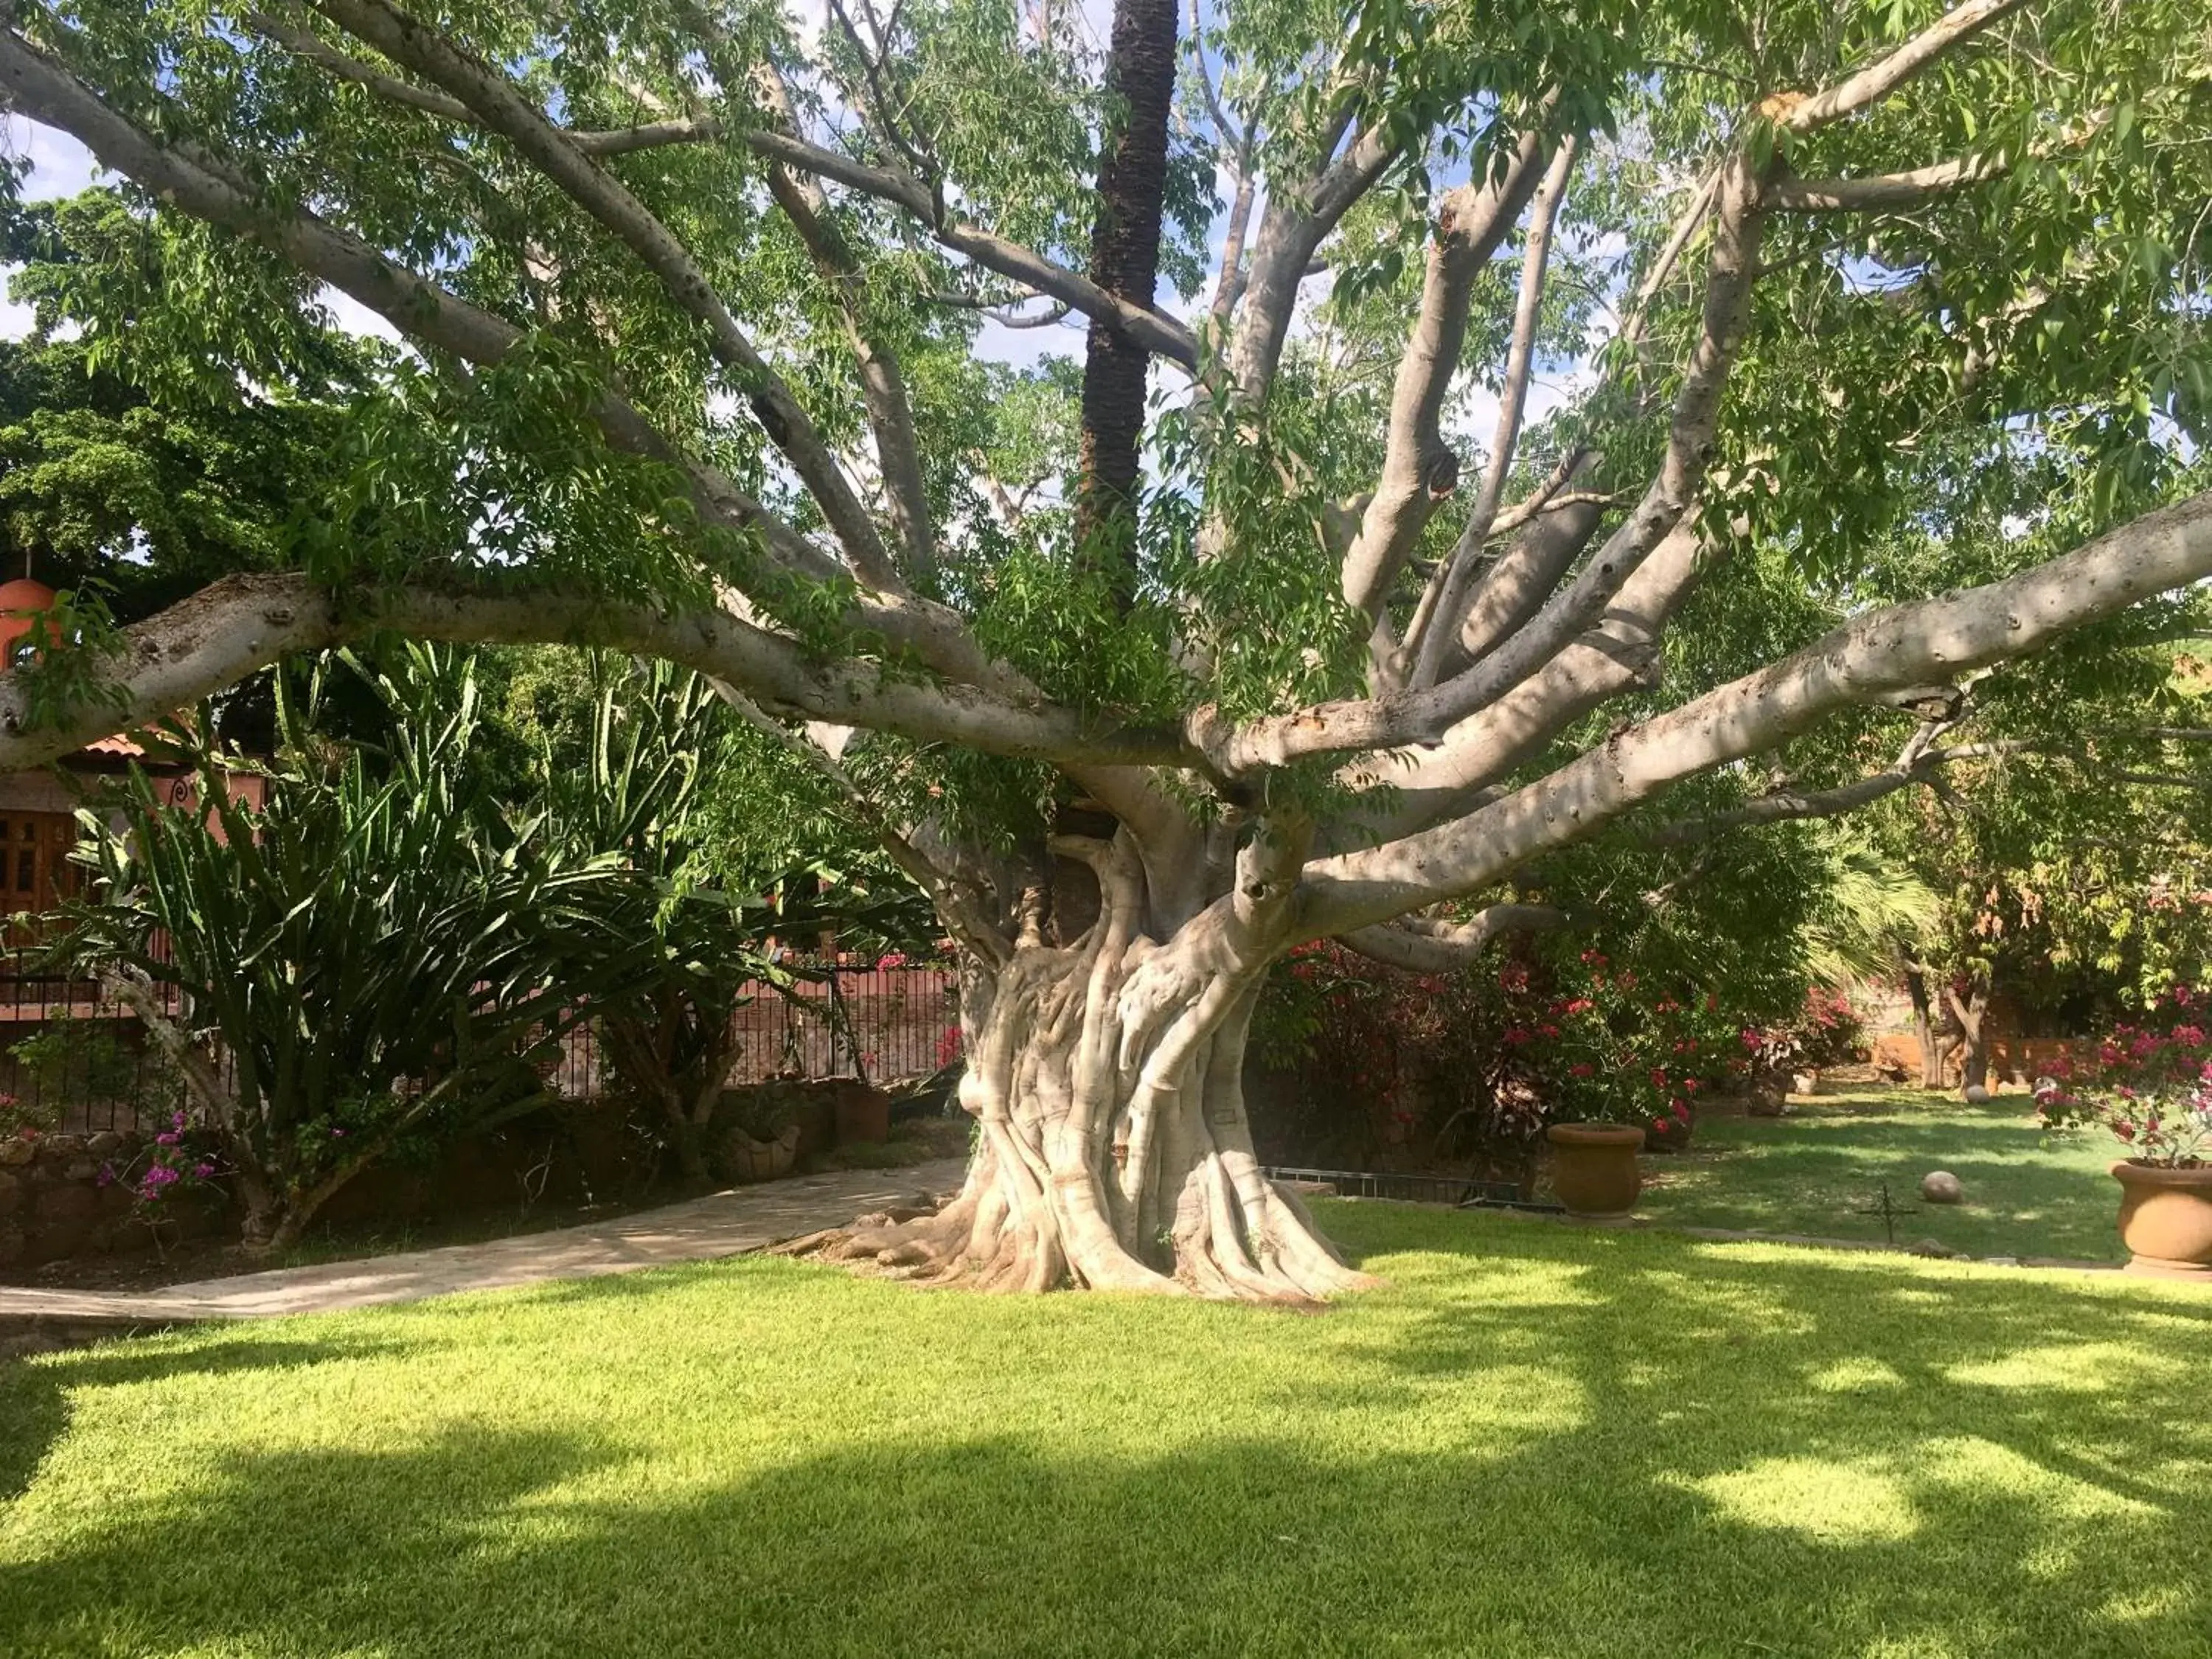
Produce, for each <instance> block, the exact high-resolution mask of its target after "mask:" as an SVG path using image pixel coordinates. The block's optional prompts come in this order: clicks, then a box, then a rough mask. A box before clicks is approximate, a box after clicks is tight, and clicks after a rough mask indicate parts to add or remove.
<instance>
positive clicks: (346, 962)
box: [49, 654, 635, 1246]
mask: <svg viewBox="0 0 2212 1659" xmlns="http://www.w3.org/2000/svg"><path fill="white" fill-rule="evenodd" d="M414 667H415V671H414V672H413V673H412V674H410V675H409V676H408V677H406V678H402V679H397V680H393V679H380V680H379V681H378V682H377V690H378V691H379V693H380V696H382V697H384V698H385V699H386V705H387V708H388V710H389V714H390V720H389V725H388V728H387V737H388V743H387V746H386V747H385V748H384V749H383V750H382V751H381V752H380V753H375V754H371V753H370V752H368V751H367V750H365V749H364V748H363V747H362V746H359V745H348V746H344V747H342V748H338V747H333V746H332V745H331V744H328V743H327V741H325V740H319V738H318V736H317V733H316V729H315V720H314V714H315V710H314V706H313V703H314V691H313V688H311V690H310V693H309V697H308V700H307V703H306V705H305V706H294V705H293V704H291V702H289V699H288V700H286V702H285V705H284V720H283V732H284V736H285V738H286V739H287V741H286V743H285V744H284V747H283V749H282V750H280V752H279V753H278V754H277V755H276V757H274V758H273V759H272V760H271V761H270V763H267V765H266V766H265V767H263V768H259V770H260V771H261V774H262V776H263V778H264V781H265V787H266V799H265V802H264V804H263V805H260V806H258V807H257V806H253V805H249V804H247V802H246V800H245V799H243V798H242V795H243V792H242V791H240V789H239V788H238V787H237V786H236V781H235V776H234V768H235V767H236V766H238V765H240V762H238V761H236V760H235V759H227V758H226V757H222V756H219V755H216V754H214V753H211V752H210V753H204V754H203V755H202V757H201V758H200V760H199V762H198V764H197V775H196V777H195V780H194V782H195V786H196V787H191V788H187V789H182V790H176V791H170V790H163V789H157V788H156V787H155V784H154V783H153V781H151V780H149V778H148V777H147V775H145V774H144V773H143V772H141V771H137V770H135V769H134V770H133V772H132V773H131V775H129V777H128V779H127V781H125V784H124V786H123V791H122V794H121V798H120V799H119V800H118V802H117V803H115V805H116V807H117V809H118V810H117V811H116V812H115V815H114V816H113V817H112V818H111V817H106V816H104V815H103V813H102V812H100V811H86V812H84V813H82V815H81V821H82V823H83V825H84V828H85V830H86V833H87V836H88V841H87V842H85V843H84V844H83V845H82V847H81V848H80V852H79V856H80V857H81V858H82V860H84V861H85V862H86V863H87V865H88V867H89V871H90V873H91V878H92V879H91V880H90V882H89V883H88V886H87V889H86V890H85V892H84V894H83V895H82V896H81V897H79V898H76V899H73V900H70V901H67V902H65V903H64V908H63V910H62V913H61V920H62V921H63V923H64V928H63V931H61V932H59V933H58V934H57V935H56V937H55V938H54V939H53V940H52V942H51V944H50V946H49V953H50V955H51V957H52V959H53V960H54V961H55V962H56V963H58V964H60V965H63V966H65V967H67V968H69V969H74V970H75V971H76V972H79V973H82V974H83V975H86V976H87V977H98V978H100V979H102V980H104V981H106V982H107V983H108V984H109V985H110V986H111V987H113V988H114V989H115V990H116V991H117V992H118V994H120V995H121V996H123V997H124V998H125V1000H127V1001H128V1002H130V1003H131V1006H133V1007H134V1008H135V1009H136V1010H137V1012H138V1013H139V1016H140V1018H141V1019H142V1020H143V1023H144V1024H145V1026H146V1028H147V1030H148V1032H149V1036H150V1037H151V1038H152V1040H153V1041H155V1042H156V1043H157V1044H158V1045H159V1046H160V1048H161V1049H162V1051H163V1052H164V1054H165V1056H166V1058H167V1060H168V1062H169V1063H170V1065H172V1066H174V1067H175V1068H176V1070H177V1071H178V1072H179V1073H181V1075H182V1078H183V1080H184V1083H185V1086H186V1088H187V1090H188V1091H189V1093H190V1097H191V1114H192V1116H193V1119H194V1121H195V1125H196V1127H198V1128H200V1129H203V1130H204V1131H205V1132H206V1133H210V1134H211V1135H213V1136H214V1137H216V1139H217V1141H218V1142H219V1144H220V1147H221V1152H222V1159H223V1161H224V1163H225V1164H227V1165H228V1171H229V1172H230V1173H231V1174H232V1175H233V1176H234V1178H235V1180H236V1182H237V1184H238V1188H239V1190H240V1194H241V1196H242V1197H243V1199H244V1200H245V1204H246V1229H247V1235H248V1237H249V1238H251V1239H254V1240H257V1241H258V1242H262V1243H269V1244H272V1245H276V1246H283V1245H287V1244H289V1243H291V1242H293V1241H294V1240H295V1239H296V1238H297V1237H298V1236H299V1234H300V1231H301V1229H302V1228H303V1227H305V1226H306V1225H307V1222H308V1221H309V1220H311V1219H312V1218H313V1216H314V1214H315V1212H316V1211H317V1210H318V1209H319V1207H320V1206H321V1205H322V1204H323V1203H324V1202H325V1200H327V1199H328V1198H329V1197H330V1196H331V1194H333V1193H335V1192H337V1190H338V1189H339V1188H341V1187H342V1186H343V1185H344V1184H345V1183H346V1182H348V1181H349V1180H350V1179H352V1178H353V1177H354V1176H356V1175H357V1174H359V1173H360V1171H361V1170H363V1169H364V1168H366V1167H368V1165H369V1164H372V1163H374V1161H376V1160H377V1159H379V1158H384V1157H386V1156H387V1155H388V1154H390V1153H391V1152H392V1151H393V1150H394V1149H395V1148H396V1147H398V1146H400V1145H401V1144H402V1143H403V1142H405V1141H406V1140H408V1139H410V1137H422V1136H425V1135H430V1134H450V1133H454V1132H455V1131H456V1130H457V1129H459V1128H460V1127H468V1126H476V1127H482V1126H485V1125H488V1124H489V1123H492V1122H495V1121H499V1120H500V1119H501V1118H502V1117H504V1116H508V1115H514V1114H516V1113H519V1112H521V1111H524V1110H526V1109H530V1108H531V1107H532V1106H534V1105H537V1104H539V1103H542V1101H543V1099H544V1093H543V1082H542V1078H543V1073H544V1070H545V1069H546V1068H548V1067H550V1065H551V1064H552V1063H553V1062H554V1061H555V1060H556V1059H557V1057H558V1054H559V1052H560V1042H561V1039H562V1036H563V1034H564V1033H565V1032H566V1031H567V1030H568V1029H569V1027H570V1026H572V1025H573V1024H574V1023H575V1021H576V1020H578V1019H579V1018H582V1017H583V1015H584V1013H585V1012H586V1006H587V1002H586V997H587V994H588V992H589V991H590V989H591V988H592V983H593V982H594V981H603V982H611V983H615V984H619V983H621V982H622V981H623V980H624V978H625V977H626V976H627V975H630V974H632V973H634V972H635V968H634V966H633V965H632V964H631V963H630V961H629V957H631V955H632V954H633V953H634V950H635V946H634V945H632V944H631V943H630V942H629V941H628V940H625V939H622V938H621V937H620V936H619V935H617V934H615V933H610V932H609V931H608V930H607V928H606V927H605V920H604V916H603V913H602V912H601V910H600V909H599V908H596V907H595V906H594V905H593V904H592V902H590V901H591V896H592V893H593V890H594V889H595V888H598V887H599V886H602V885H604V884H606V883H607V882H608V881H609V880H610V878H611V865H610V863H609V862H608V861H607V860H604V859H595V858H592V857H578V856H574V855H572V854H570V853H568V851H567V850H565V849H563V848H560V847H559V846H557V845H556V844H554V843H553V842H551V841H550V838H549V837H547V836H546V835H545V834H544V827H543V823H542V821H531V820H526V821H522V822H516V821H514V820H513V819H511V818H510V817H508V816H507V813H506V812H505V811H502V804H501V802H500V801H498V800H497V799H494V798H492V797H491V796H490V795H489V793H487V792H486V791H485V790H484V788H483V777H482V775H480V774H478V773H476V772H473V771H472V770H471V752H472V750H473V747H474V744H475V739H476V737H477V731H478V724H479V718H480V711H479V708H478V704H477V694H476V688H475V684H474V681H473V677H472V673H471V665H470V664H469V663H468V662H467V661H466V659H453V658H451V657H450V656H432V655H428V654H425V655H422V656H421V657H419V658H418V659H416V662H415V665H414ZM338 671H343V670H338ZM178 1127H179V1128H181V1127H183V1126H178Z"/></svg>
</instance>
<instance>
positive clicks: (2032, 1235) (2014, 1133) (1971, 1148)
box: [1637, 1089, 2125, 1261]
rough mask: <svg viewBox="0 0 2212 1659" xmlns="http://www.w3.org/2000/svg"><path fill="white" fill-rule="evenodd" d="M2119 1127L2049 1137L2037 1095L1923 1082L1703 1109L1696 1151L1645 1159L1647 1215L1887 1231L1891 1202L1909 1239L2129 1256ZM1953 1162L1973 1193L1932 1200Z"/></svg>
mask: <svg viewBox="0 0 2212 1659" xmlns="http://www.w3.org/2000/svg"><path fill="white" fill-rule="evenodd" d="M2116 1157H2118V1147H2117V1146H2116V1145H2115V1143H2114V1142H2113V1141H2112V1139H2111V1138H2110V1137H2109V1136H2106V1135H2105V1134H2102V1133H2080V1134H2074V1135H2068V1136H2046V1135H2045V1134H2043V1133H2041V1132H2040V1131H2039V1130H2038V1129H2037V1128H2036V1127H2035V1111H2034V1107H2033V1104H2032V1103H2030V1101H2029V1098H2028V1097H2027V1096H2026V1095H2004V1096H2000V1097H1997V1098H1996V1099H1995V1100H1992V1101H1990V1103H1988V1104H1986V1105H1983V1106H1968V1105H1966V1104H1964V1103H1961V1102H1960V1101H1957V1100H1954V1099H1948V1098H1946V1097H1943V1096H1941V1095H1929V1094H1923V1093H1921V1092H1919V1091H1917V1090H1905V1089H1867V1090H1859V1091H1853V1092H1850V1093H1847V1094H1839V1095H1836V1096H1832V1097H1831V1096H1820V1097H1815V1098H1813V1099H1809V1100H1808V1099H1802V1098H1801V1099H1798V1100H1796V1101H1795V1102H1793V1103H1792V1104H1791V1107H1790V1115H1789V1116H1788V1117H1784V1118H1751V1117H1745V1116H1742V1115H1740V1114H1738V1115H1726V1116H1723V1115H1708V1116H1702V1117H1700V1118H1699V1121H1698V1133H1697V1139H1696V1140H1695V1141H1694V1142H1693V1143H1692V1146H1691V1148H1690V1150H1689V1151H1688V1152H1685V1153H1681V1154H1679V1155H1676V1156H1673V1157H1651V1158H1645V1159H1644V1170H1645V1172H1646V1176H1647V1185H1646V1187H1645V1188H1644V1198H1643V1200H1642V1201H1641V1202H1640V1203H1639V1204H1638V1206H1637V1208H1638V1213H1639V1214H1642V1215H1645V1216H1648V1217H1650V1218H1651V1219H1652V1220H1653V1221H1655V1222H1657V1223H1659V1224H1660V1225H1666V1226H1699V1227H1732V1228H1741V1229H1745V1230H1747V1231H1760V1232H1784V1233H1802V1234H1812V1235H1814V1236H1817V1237H1826V1238H1863V1239H1880V1238H1881V1237H1882V1236H1883V1233H1882V1220H1881V1216H1879V1215H1869V1214H1865V1213H1863V1212H1864V1211H1866V1210H1867V1209H1868V1208H1869V1207H1870V1206H1875V1205H1878V1204H1879V1202H1880V1198H1879V1188H1880V1187H1881V1183H1882V1182H1888V1183H1889V1194H1890V1200H1891V1202H1892V1203H1893V1204H1894V1205H1896V1206H1899V1207H1910V1208H1911V1209H1913V1210H1915V1211H1917V1214H1912V1215H1906V1216H1900V1217H1899V1218H1898V1221H1897V1242H1898V1243H1899V1244H1900V1245H1907V1244H1911V1243H1914V1242H1916V1241H1917V1240H1919V1239H1923V1238H1933V1239H1936V1240H1938V1241H1939V1242H1941V1243H1945V1244H1948V1245H1949V1246H1951V1248H1953V1249H1961V1250H1967V1251H1970V1252H1972V1254H1973V1255H1984V1256H1986V1255H2010V1256H2045V1257H2052V1256H2055V1257H2062V1258H2066V1259H2070V1260H2073V1261H2119V1260H2121V1259H2123V1257H2124V1255H2125V1252H2124V1251H2123V1250H2122V1249H2120V1243H2119V1237H2118V1231H2117V1225H2118V1214H2119V1202H2120V1194H2119V1188H2118V1183H2116V1182H2114V1181H2113V1180H2112V1176H2111V1175H2110V1174H2109V1173H2108V1171H2109V1170H2110V1169H2111V1166H2112V1161H2113V1159H2114V1158H2116ZM1930 1170H1949V1171H1950V1172H1951V1173H1952V1174H1953V1175H1955V1176H1958V1177H1959V1180H1960V1182H1961V1183H1962V1185H1963V1186H1964V1188H1965V1193H1966V1199H1965V1201H1964V1202H1963V1203H1960V1204H1957V1205H1953V1206H1936V1205H1930V1204H1927V1203H1924V1202H1923V1200H1922V1199H1921V1197H1920V1178H1921V1176H1924V1175H1926V1174H1927V1173H1928V1172H1929V1171H1930Z"/></svg>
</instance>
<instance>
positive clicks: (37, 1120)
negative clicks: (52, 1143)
mask: <svg viewBox="0 0 2212 1659" xmlns="http://www.w3.org/2000/svg"><path fill="white" fill-rule="evenodd" d="M60 1121H61V1108H60V1107H59V1106H50V1105H46V1104H44V1103H38V1104H33V1103H30V1102H28V1101H21V1100H18V1099H16V1098H15V1096H13V1095H0V1140H5V1139H8V1138H9V1136H11V1135H40V1134H44V1133H46V1132H47V1131H48V1130H50V1129H52V1127H54V1126H55V1125H56V1124H57V1123H59V1122H60Z"/></svg>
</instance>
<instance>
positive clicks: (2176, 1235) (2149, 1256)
mask: <svg viewBox="0 0 2212 1659" xmlns="http://www.w3.org/2000/svg"><path fill="white" fill-rule="evenodd" d="M2112 1175H2113V1177H2114V1178H2115V1179H2116V1180H2118V1182H2119V1183H2120V1242H2121V1243H2123V1244H2125V1245H2126V1246H2127V1247H2128V1271H2129V1272H2130V1273H2149V1274H2152V1275H2154V1276H2155V1277H2157V1278H2160V1279H2212V1166H2206V1167H2201V1168H2198V1169H2194V1170H2177V1169H2173V1168H2172V1167H2170V1166H2167V1165H2163V1164H2131V1163H2129V1162H2127V1161H2125V1160H2123V1161H2121V1162H2120V1163H2118V1164H2114V1165H2112Z"/></svg>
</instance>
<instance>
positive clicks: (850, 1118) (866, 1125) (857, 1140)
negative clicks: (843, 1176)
mask: <svg viewBox="0 0 2212 1659" xmlns="http://www.w3.org/2000/svg"><path fill="white" fill-rule="evenodd" d="M837 1082H838V1083H839V1084H840V1085H842V1087H840V1088H839V1089H838V1091H837V1095H836V1104H835V1106H834V1107H833V1108H832V1109H833V1110H834V1111H835V1113H836V1120H837V1144H838V1145H839V1146H861V1145H864V1144H865V1145H868V1146H878V1145H880V1144H881V1143H883V1142H884V1141H886V1140H889V1139H890V1138H891V1097H890V1096H889V1095H887V1094H885V1093H884V1091H882V1090H881V1089H871V1088H870V1087H869V1086H868V1085H866V1084H865V1083H862V1082H860V1080H858V1079H849V1080H848V1079H844V1078H840V1079H837Z"/></svg>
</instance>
